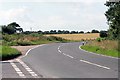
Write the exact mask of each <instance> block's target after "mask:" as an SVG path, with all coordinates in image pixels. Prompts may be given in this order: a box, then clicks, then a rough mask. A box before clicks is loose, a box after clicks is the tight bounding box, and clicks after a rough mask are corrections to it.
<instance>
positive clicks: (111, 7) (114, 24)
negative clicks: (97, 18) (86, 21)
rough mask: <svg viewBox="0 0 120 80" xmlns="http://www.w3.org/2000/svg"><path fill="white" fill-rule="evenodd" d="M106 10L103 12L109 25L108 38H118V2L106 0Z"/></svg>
mask: <svg viewBox="0 0 120 80" xmlns="http://www.w3.org/2000/svg"><path fill="white" fill-rule="evenodd" d="M105 5H106V6H107V7H108V10H107V11H106V13H105V16H106V18H107V22H108V25H109V30H108V33H109V38H111V39H118V38H119V37H120V35H119V34H120V2H106V4H105Z"/></svg>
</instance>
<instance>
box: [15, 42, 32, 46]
mask: <svg viewBox="0 0 120 80" xmlns="http://www.w3.org/2000/svg"><path fill="white" fill-rule="evenodd" d="M17 44H18V45H21V46H28V45H32V43H31V42H27V41H19V42H17Z"/></svg>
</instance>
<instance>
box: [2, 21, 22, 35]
mask: <svg viewBox="0 0 120 80" xmlns="http://www.w3.org/2000/svg"><path fill="white" fill-rule="evenodd" d="M16 31H19V32H23V29H22V28H20V26H19V24H17V23H16V22H13V23H10V24H8V25H7V26H6V25H3V26H2V32H3V33H8V34H14V33H16Z"/></svg>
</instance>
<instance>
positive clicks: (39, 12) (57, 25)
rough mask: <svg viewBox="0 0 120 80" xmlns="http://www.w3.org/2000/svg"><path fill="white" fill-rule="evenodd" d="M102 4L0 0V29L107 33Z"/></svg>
mask: <svg viewBox="0 0 120 80" xmlns="http://www.w3.org/2000/svg"><path fill="white" fill-rule="evenodd" d="M105 2H106V0H0V25H7V24H9V23H12V22H16V23H18V24H19V25H20V26H21V27H22V28H23V30H24V31H30V30H32V31H39V30H42V31H46V30H69V31H73V30H74V31H85V32H87V31H91V30H93V29H96V30H99V31H100V30H107V29H108V28H109V27H108V25H107V20H106V17H105V15H104V13H105V11H107V7H106V6H105V5H104V4H105Z"/></svg>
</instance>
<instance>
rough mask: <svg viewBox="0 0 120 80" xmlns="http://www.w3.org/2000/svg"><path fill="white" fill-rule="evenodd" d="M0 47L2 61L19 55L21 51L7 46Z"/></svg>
mask: <svg viewBox="0 0 120 80" xmlns="http://www.w3.org/2000/svg"><path fill="white" fill-rule="evenodd" d="M0 49H2V50H1V51H0V59H2V61H3V60H9V59H13V58H16V57H18V56H20V55H21V53H20V52H19V51H18V50H16V49H14V48H11V47H9V46H0Z"/></svg>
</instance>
